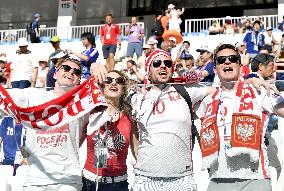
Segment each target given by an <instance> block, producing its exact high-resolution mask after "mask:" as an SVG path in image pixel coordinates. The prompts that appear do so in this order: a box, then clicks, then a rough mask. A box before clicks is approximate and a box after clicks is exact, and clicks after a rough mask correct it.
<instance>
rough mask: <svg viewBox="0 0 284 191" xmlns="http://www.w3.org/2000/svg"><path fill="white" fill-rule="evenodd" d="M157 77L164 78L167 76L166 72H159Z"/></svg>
mask: <svg viewBox="0 0 284 191" xmlns="http://www.w3.org/2000/svg"><path fill="white" fill-rule="evenodd" d="M159 75H160V76H166V75H167V72H166V71H160V72H159Z"/></svg>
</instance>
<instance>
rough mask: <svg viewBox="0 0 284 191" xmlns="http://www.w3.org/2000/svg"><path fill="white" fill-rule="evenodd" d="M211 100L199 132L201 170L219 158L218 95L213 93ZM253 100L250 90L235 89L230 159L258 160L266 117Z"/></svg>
mask: <svg viewBox="0 0 284 191" xmlns="http://www.w3.org/2000/svg"><path fill="white" fill-rule="evenodd" d="M211 97H212V102H211V103H209V104H208V105H207V106H206V113H205V117H204V118H202V124H201V131H200V144H201V152H202V163H203V167H204V168H210V166H211V165H212V163H213V162H214V161H216V160H217V159H218V153H219V150H220V138H221V137H220V135H219V127H218V126H217V113H218V112H219V111H218V107H219V104H220V101H219V100H220V92H219V91H216V92H215V93H214V94H213V95H211ZM255 99H256V96H255V93H254V90H253V89H252V87H250V86H249V85H248V84H244V83H242V82H240V83H239V84H238V87H237V93H236V99H235V101H236V105H235V107H234V111H233V115H232V124H231V149H230V157H233V156H237V155H240V154H249V156H250V160H251V161H253V162H257V161H258V160H259V155H260V150H261V143H262V139H263V136H264V133H265V129H263V127H264V121H265V119H266V117H267V116H266V113H265V112H263V111H261V110H260V109H259V108H258V106H257V104H256V101H255ZM223 120H224V119H223ZM227 154H228V153H227Z"/></svg>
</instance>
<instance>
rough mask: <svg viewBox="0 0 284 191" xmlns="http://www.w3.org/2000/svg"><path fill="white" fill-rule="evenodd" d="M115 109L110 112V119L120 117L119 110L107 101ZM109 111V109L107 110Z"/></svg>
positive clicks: (113, 119)
mask: <svg viewBox="0 0 284 191" xmlns="http://www.w3.org/2000/svg"><path fill="white" fill-rule="evenodd" d="M108 104H109V105H111V106H112V107H113V108H114V109H115V110H116V111H115V112H113V113H111V114H110V118H111V121H116V120H117V119H119V117H120V110H119V109H118V108H117V107H116V106H114V105H113V104H112V103H111V102H108ZM109 111H110V110H109Z"/></svg>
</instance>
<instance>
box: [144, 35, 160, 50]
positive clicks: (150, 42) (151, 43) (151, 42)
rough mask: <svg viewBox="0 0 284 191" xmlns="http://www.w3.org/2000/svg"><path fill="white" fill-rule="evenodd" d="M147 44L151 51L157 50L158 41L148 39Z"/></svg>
mask: <svg viewBox="0 0 284 191" xmlns="http://www.w3.org/2000/svg"><path fill="white" fill-rule="evenodd" d="M147 44H148V45H149V46H150V49H151V51H154V50H156V49H157V44H158V41H157V40H155V39H154V38H152V37H150V38H149V39H148V41H147Z"/></svg>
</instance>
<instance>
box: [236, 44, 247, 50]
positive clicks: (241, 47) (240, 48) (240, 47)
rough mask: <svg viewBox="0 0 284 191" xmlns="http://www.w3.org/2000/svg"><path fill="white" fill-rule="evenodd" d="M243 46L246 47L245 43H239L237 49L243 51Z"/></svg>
mask: <svg viewBox="0 0 284 191" xmlns="http://www.w3.org/2000/svg"><path fill="white" fill-rule="evenodd" d="M245 48H246V45H245V44H240V45H239V46H238V49H239V50H240V51H241V52H243V51H244V50H245Z"/></svg>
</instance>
